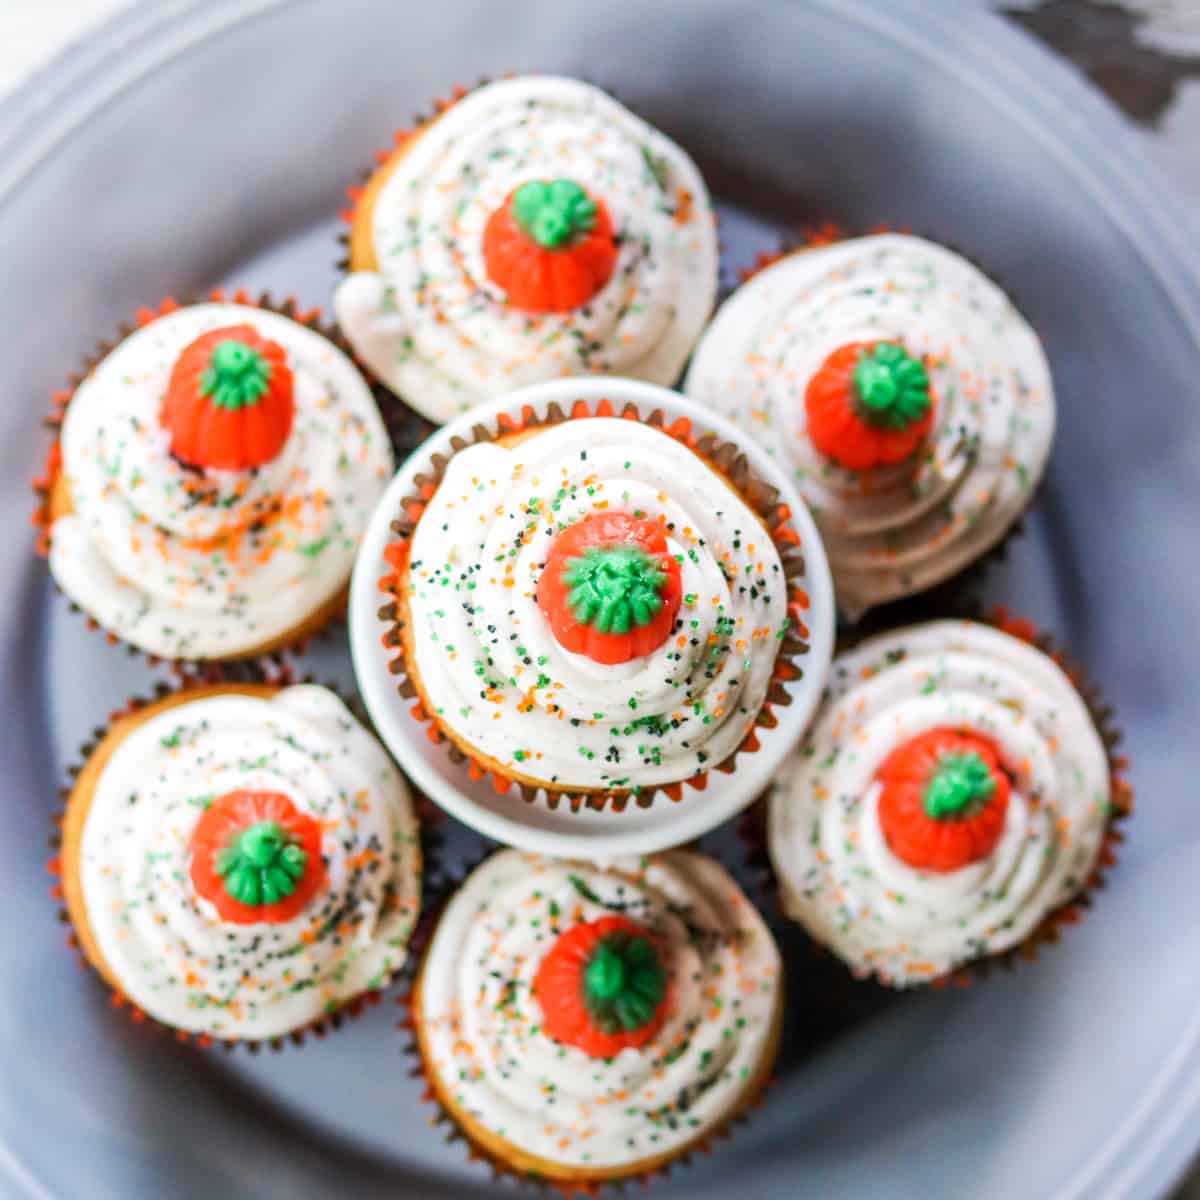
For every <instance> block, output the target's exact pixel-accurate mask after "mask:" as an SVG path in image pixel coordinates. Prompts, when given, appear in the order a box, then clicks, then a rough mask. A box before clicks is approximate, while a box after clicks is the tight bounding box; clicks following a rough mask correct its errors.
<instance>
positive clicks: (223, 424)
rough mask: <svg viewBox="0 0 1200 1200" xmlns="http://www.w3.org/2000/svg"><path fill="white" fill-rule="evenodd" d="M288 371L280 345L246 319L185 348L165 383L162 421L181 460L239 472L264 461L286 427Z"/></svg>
mask: <svg viewBox="0 0 1200 1200" xmlns="http://www.w3.org/2000/svg"><path fill="white" fill-rule="evenodd" d="M292 391H293V387H292V372H291V369H290V368H289V367H288V365H287V358H286V355H285V353H284V350H283V347H282V346H280V345H278V344H277V343H276V342H272V341H268V340H267V339H266V338H263V337H260V336H259V334H258V332H257V331H256V330H255V329H254V327H253V326H252V325H229V326H226V327H225V328H223V329H214V330H212V331H210V332H209V333H205V334H202V335H201V336H200V337H198V338H197V339H196V340H195V341H194V342H191V343H190V344H189V345H187V346H185V347H184V349H183V351H182V352H181V353H180V355H179V357H178V358H177V359H176V360H175V366H174V367H173V368H172V370H171V378H170V380H169V382H168V384H167V394H166V396H165V397H164V398H163V406H162V416H161V419H162V424H163V427H164V428H165V429H166V430H167V432H168V433H169V434H170V436H171V453H172V454H173V455H175V457H176V458H178V459H179V460H180V461H181V462H185V463H188V464H189V465H191V466H194V467H200V468H202V469H209V470H215V471H246V470H249V469H251V468H253V467H260V466H262V465H263V464H264V463H268V462H270V461H271V460H272V459H273V458H275V456H276V455H277V454H278V453H279V451H280V450H282V449H283V444H284V442H286V441H287V438H288V434H289V433H290V432H291V429H292V420H293V418H294V416H295V401H294V399H293V395H292Z"/></svg>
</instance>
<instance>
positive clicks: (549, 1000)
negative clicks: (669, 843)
mask: <svg viewBox="0 0 1200 1200" xmlns="http://www.w3.org/2000/svg"><path fill="white" fill-rule="evenodd" d="M411 1007H412V1014H411V1015H412V1022H411V1024H412V1029H413V1032H414V1034H415V1042H416V1048H417V1050H418V1052H419V1054H420V1058H421V1063H422V1067H423V1071H424V1074H425V1076H426V1078H427V1080H428V1083H429V1085H430V1091H431V1092H432V1095H433V1097H434V1098H435V1099H436V1100H437V1102H438V1103H439V1105H440V1106H441V1107H442V1108H443V1110H444V1111H445V1112H446V1113H447V1114H448V1115H449V1116H450V1117H451V1119H452V1120H453V1121H454V1122H455V1123H456V1124H457V1125H458V1127H459V1129H460V1130H461V1131H462V1133H463V1134H464V1136H465V1137H466V1138H467V1140H468V1142H469V1143H470V1144H471V1146H472V1148H473V1150H474V1151H475V1152H476V1153H478V1154H481V1155H483V1156H484V1157H485V1158H487V1159H488V1160H490V1161H491V1162H492V1163H493V1165H494V1166H495V1167H496V1168H497V1169H499V1170H506V1171H512V1172H516V1173H518V1174H521V1175H525V1176H532V1177H535V1178H538V1179H543V1180H552V1181H555V1182H559V1183H566V1184H569V1185H574V1186H577V1187H586V1186H588V1185H595V1184H599V1183H602V1182H604V1181H607V1180H614V1179H624V1178H629V1177H631V1176H641V1177H646V1176H648V1175H650V1174H652V1173H654V1172H656V1171H660V1170H662V1169H664V1168H665V1167H666V1166H667V1165H668V1164H669V1163H671V1162H673V1161H676V1160H678V1159H679V1158H680V1157H681V1156H683V1155H685V1154H687V1153H688V1152H689V1151H692V1150H696V1149H700V1148H702V1147H704V1146H705V1145H706V1144H707V1143H708V1142H709V1141H710V1140H711V1139H712V1137H713V1135H714V1134H716V1133H717V1132H718V1131H720V1130H721V1129H723V1128H724V1127H725V1126H727V1125H728V1124H729V1122H730V1121H731V1120H733V1119H734V1118H736V1117H737V1116H739V1115H740V1114H742V1113H743V1112H744V1111H745V1110H746V1109H747V1107H748V1106H749V1105H750V1104H752V1103H753V1102H754V1101H755V1100H756V1099H757V1098H758V1097H759V1096H760V1094H761V1093H762V1091H763V1089H764V1087H765V1085H766V1083H767V1081H768V1077H769V1074H770V1071H771V1067H772V1063H773V1061H774V1058H775V1054H776V1051H777V1049H778V1045H779V1036H780V1026H781V1022H782V1014H783V977H782V969H781V962H780V957H779V951H778V949H777V948H776V946H775V943H774V941H773V940H772V938H771V934H770V933H769V932H768V930H767V927H766V925H765V924H764V923H763V920H762V918H761V917H760V916H759V914H758V913H757V912H756V911H755V909H754V907H753V906H752V905H751V903H750V902H749V900H747V899H746V897H745V896H744V895H743V894H742V892H741V890H740V889H739V888H738V886H737V884H736V883H735V882H734V881H733V879H731V878H730V876H729V875H728V874H727V873H726V871H725V870H724V869H723V868H722V867H721V866H720V865H719V864H717V863H716V862H714V861H713V860H712V859H710V858H707V857H706V856H704V855H701V854H694V853H690V852H687V851H682V850H672V851H668V852H666V853H664V854H661V855H657V856H654V857H652V858H648V859H640V860H634V861H629V862H618V863H614V864H613V865H611V866H609V867H599V866H589V865H586V864H584V863H577V862H570V861H565V860H560V859H549V858H540V857H537V856H532V855H525V854H521V853H519V852H518V851H515V850H503V851H500V852H499V853H497V854H494V855H493V856H492V857H491V858H489V859H487V861H486V862H485V863H484V864H483V865H482V866H481V867H479V868H478V869H477V870H476V871H475V872H474V873H473V874H472V875H470V876H469V877H468V879H467V880H466V882H465V883H464V884H463V885H462V886H461V887H460V888H459V889H458V890H457V891H456V892H455V893H454V895H453V896H452V898H451V899H450V902H449V904H448V905H447V906H446V909H445V911H444V912H443V914H442V916H441V918H440V920H439V922H438V924H437V927H436V929H435V930H434V933H433V936H432V939H431V941H430V944H429V948H428V950H427V952H426V954H425V956H424V959H423V961H422V963H421V967H420V970H419V973H418V977H417V981H416V986H415V990H414V993H413V996H412V998H411Z"/></svg>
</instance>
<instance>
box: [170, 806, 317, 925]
mask: <svg viewBox="0 0 1200 1200" xmlns="http://www.w3.org/2000/svg"><path fill="white" fill-rule="evenodd" d="M190 849H191V865H190V867H189V876H190V878H191V881H192V887H193V888H194V889H195V890H196V894H197V895H198V896H202V897H203V898H204V899H205V900H207V901H209V903H211V904H212V905H213V907H214V908H215V909H216V910H217V915H218V916H219V917H220V918H221V920H222V921H227V922H228V923H229V924H231V925H254V924H258V923H259V922H263V923H266V924H271V925H276V924H280V923H282V922H284V921H290V920H291V919H292V918H293V917H294V916H296V915H297V914H298V913H300V912H301V911H303V909H304V906H305V905H306V904H307V903H308V902H309V901H310V900H311V899H312V898H313V896H315V895H316V894H317V892H318V891H320V889H321V886H322V884H323V883H324V882H325V864H324V862H323V861H322V859H321V826H320V825H319V824H318V823H317V821H315V820H314V819H313V818H312V817H310V816H308V815H307V814H305V813H302V812H300V810H299V809H297V808H296V806H295V805H294V804H293V803H292V801H291V800H290V799H289V798H288V797H287V796H285V795H284V794H283V793H282V792H247V791H237V792H226V794H225V795H223V796H220V797H218V798H217V799H216V800H214V801H213V802H212V803H211V804H210V805H209V806H208V808H207V809H206V810H205V811H204V814H203V815H202V816H201V818H200V820H199V821H197V822H196V827H195V829H193V830H192V838H191V845H190Z"/></svg>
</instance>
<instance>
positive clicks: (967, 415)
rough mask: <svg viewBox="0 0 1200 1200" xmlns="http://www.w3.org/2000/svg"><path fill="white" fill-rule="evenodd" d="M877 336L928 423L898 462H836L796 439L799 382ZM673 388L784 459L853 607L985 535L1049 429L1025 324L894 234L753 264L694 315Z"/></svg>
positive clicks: (956, 557) (954, 270)
mask: <svg viewBox="0 0 1200 1200" xmlns="http://www.w3.org/2000/svg"><path fill="white" fill-rule="evenodd" d="M881 340H894V341H900V342H901V343H903V345H904V347H905V349H906V350H908V352H909V353H910V354H913V355H917V356H920V357H923V358H924V359H925V361H926V365H927V367H928V371H929V379H930V384H931V387H932V390H933V393H934V395H935V397H936V402H935V417H934V427H933V429H932V431H931V433H930V435H929V437H928V439H927V442H926V447H925V449H923V450H922V451H921V452H920V453H919V454H918V455H917V456H916V457H915V458H914V459H913V460H911V461H910V462H908V463H903V464H899V465H898V466H894V467H888V468H880V469H877V470H873V471H862V472H860V471H849V470H844V469H842V468H840V467H838V466H836V465H835V464H834V463H833V462H832V461H831V460H829V459H828V458H826V457H825V456H824V455H822V454H821V453H820V452H819V451H818V450H817V449H816V447H815V446H814V445H813V444H812V442H810V441H809V439H808V435H807V433H806V431H805V409H804V395H805V391H806V389H807V387H808V383H809V381H810V380H811V379H812V377H813V376H814V374H815V373H816V372H817V370H818V368H819V367H820V366H821V364H822V363H823V362H824V360H825V359H826V357H828V355H829V354H830V353H831V352H832V351H833V350H835V349H837V348H838V347H839V346H843V345H846V344H847V343H851V342H871V341H881ZM686 390H687V393H688V395H689V396H691V397H692V398H693V399H695V400H699V401H701V402H702V403H704V404H707V405H709V406H710V407H712V408H714V409H716V410H718V411H719V412H721V413H723V414H724V415H726V416H728V417H729V418H730V419H731V420H734V421H736V422H737V423H738V424H739V425H741V427H742V428H743V429H746V430H747V431H748V432H750V433H752V434H753V435H754V436H755V437H757V438H758V439H759V441H761V442H762V443H763V445H764V446H765V447H766V448H767V450H768V451H769V452H770V453H772V454H774V455H776V456H778V457H779V458H780V459H781V460H784V459H786V461H787V463H788V465H789V466H790V468H791V469H792V471H793V474H794V478H795V480H796V482H797V485H798V487H799V489H800V491H801V492H802V494H803V496H804V499H805V500H806V501H807V503H808V506H809V508H810V509H811V510H812V513H813V516H814V517H815V518H816V520H817V523H818V525H819V526H820V528H821V534H822V538H823V540H824V543H825V549H826V551H827V552H828V554H829V560H830V565H831V567H832V569H833V575H834V584H835V587H836V590H837V596H838V603H839V605H840V606H841V607H842V608H843V609H844V610H845V611H846V612H847V613H848V614H850V615H852V616H857V615H859V614H860V613H861V612H862V611H863V610H865V609H867V608H869V607H871V606H872V605H876V604H880V603H883V602H884V601H887V600H893V599H896V598H897V597H900V596H906V595H909V594H911V593H913V592H918V591H921V590H922V589H924V588H927V587H931V586H932V585H934V584H936V583H939V582H940V581H942V580H944V579H946V578H948V577H949V576H951V575H953V574H954V573H955V572H956V571H959V570H961V569H962V568H963V567H965V566H966V565H967V564H968V563H970V562H971V561H973V560H974V559H976V558H978V557H979V556H980V555H981V554H983V553H984V552H985V551H986V550H987V549H988V548H989V547H990V546H992V545H993V544H994V543H996V542H997V541H999V539H1000V538H1001V537H1002V536H1003V535H1004V533H1005V531H1006V530H1007V529H1008V528H1009V527H1010V526H1011V525H1012V524H1013V522H1014V521H1016V519H1017V518H1018V517H1019V516H1020V514H1021V512H1022V511H1023V510H1024V508H1025V506H1026V505H1027V504H1028V502H1029V499H1030V496H1031V494H1032V491H1033V489H1034V487H1035V486H1036V485H1037V483H1038V480H1039V479H1040V478H1041V476H1042V472H1043V471H1044V469H1045V466H1046V460H1047V458H1048V456H1049V453H1050V444H1051V441H1052V440H1053V437H1054V421H1055V410H1054V389H1053V385H1052V383H1051V379H1050V369H1049V366H1048V364H1047V362H1046V357H1045V354H1044V353H1043V351H1042V347H1041V344H1040V343H1039V341H1038V339H1037V336H1036V335H1035V334H1034V332H1033V330H1032V329H1031V328H1030V326H1029V324H1028V323H1027V322H1026V321H1025V319H1024V318H1023V317H1022V316H1021V315H1020V313H1018V312H1017V310H1016V309H1015V308H1014V307H1013V305H1012V303H1011V301H1010V300H1009V299H1008V297H1007V296H1006V295H1005V294H1004V293H1003V292H1002V291H1001V290H1000V288H998V287H997V286H996V285H995V284H994V283H992V282H991V281H990V280H989V279H988V278H987V277H986V276H984V275H983V274H982V273H981V272H980V271H978V270H977V269H976V268H975V267H974V266H972V265H971V263H969V262H967V261H966V259H964V258H962V257H960V256H959V255H957V254H955V253H953V252H952V251H950V250H947V249H945V248H943V247H941V246H938V245H935V244H934V243H932V242H927V241H924V240H922V239H921V238H915V237H907V236H903V235H899V234H883V235H879V236H876V237H866V238H855V239H851V240H849V241H844V242H838V243H836V244H834V245H832V246H827V247H822V248H819V249H812V250H805V251H802V252H799V253H795V254H789V255H788V256H786V257H785V258H783V259H782V260H780V261H779V262H777V263H775V264H773V265H772V266H770V267H768V268H766V269H765V270H763V271H761V272H760V273H759V274H757V275H755V276H754V277H753V278H752V279H751V280H750V281H749V282H748V283H746V284H745V285H744V286H743V287H741V288H739V289H738V290H737V291H736V292H735V293H734V295H733V296H732V297H731V298H730V299H729V300H728V301H726V303H725V304H724V305H723V306H722V307H721V309H720V311H719V312H718V313H717V315H716V317H715V318H714V320H713V322H712V324H711V325H710V326H709V329H708V331H707V333H706V334H705V335H704V338H703V340H702V341H701V343H700V345H699V347H698V348H697V350H696V355H695V358H694V359H693V362H692V366H691V368H690V370H689V372H688V378H687V385H686Z"/></svg>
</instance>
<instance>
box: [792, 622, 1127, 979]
mask: <svg viewBox="0 0 1200 1200" xmlns="http://www.w3.org/2000/svg"><path fill="white" fill-rule="evenodd" d="M1110 811H1111V795H1110V780H1109V768H1108V760H1107V757H1106V753H1105V749H1104V745H1103V743H1102V741H1101V738H1100V735H1099V734H1098V732H1097V730H1096V728H1095V725H1094V723H1093V721H1092V718H1091V716H1090V714H1089V712H1088V708H1087V706H1086V705H1085V703H1084V701H1083V699H1082V698H1081V696H1080V695H1079V693H1078V692H1077V691H1076V689H1075V687H1074V686H1073V685H1072V683H1071V681H1070V680H1069V679H1068V678H1067V676H1066V674H1065V673H1064V672H1063V671H1062V669H1061V668H1060V667H1059V666H1058V665H1057V664H1056V663H1055V662H1054V661H1053V660H1052V659H1050V658H1049V657H1048V656H1047V655H1045V654H1043V653H1042V652H1041V651H1040V650H1038V649H1036V648H1035V647H1034V646H1032V645H1030V644H1028V643H1027V642H1024V641H1021V640H1020V639H1018V638H1015V637H1013V636H1011V635H1010V634H1007V633H1002V632H1000V631H999V630H996V629H993V628H991V627H990V626H987V625H982V624H978V623H975V622H970V621H936V622H932V623H930V624H926V625H916V626H912V627H910V628H907V629H900V630H897V631H895V632H891V633H886V634H883V635H882V636H879V637H874V638H870V639H869V640H867V641H865V642H863V643H862V644H861V645H860V646H858V647H856V648H855V649H853V650H851V651H850V652H848V653H846V654H842V655H840V656H839V657H838V658H837V659H835V660H834V665H833V671H832V674H831V676H830V684H829V687H828V689H827V691H826V696H825V701H824V705H823V707H822V709H821V712H820V714H819V716H818V718H817V721H816V723H815V725H814V726H813V728H812V729H811V730H810V732H809V734H808V736H807V737H806V739H805V741H804V742H803V744H802V745H801V747H800V749H799V751H798V753H797V754H796V755H795V756H794V757H793V759H792V760H791V761H790V762H789V763H788V764H787V765H786V766H785V767H784V768H783V769H782V770H781V771H780V773H779V775H778V777H777V781H776V784H775V786H774V789H773V792H772V794H771V800H770V824H769V842H770V852H771V860H772V862H773V863H774V866H775V871H776V874H777V875H778V877H779V880H780V884H781V890H782V899H783V904H784V907H785V909H786V911H787V912H788V913H789V914H790V915H791V916H792V917H794V918H795V919H796V920H798V921H800V922H801V923H802V924H803V925H805V926H806V927H807V928H808V930H809V932H810V933H812V935H813V936H814V937H815V938H816V939H817V940H818V941H819V942H821V943H822V944H824V945H826V946H828V947H830V948H831V949H832V950H833V951H834V953H836V954H837V955H838V956H839V957H840V958H842V959H844V960H845V961H846V963H848V964H849V965H850V966H851V967H852V968H853V969H854V971H855V972H856V973H857V974H860V975H875V976H877V977H878V978H879V979H880V980H881V981H882V982H884V983H888V984H891V985H892V986H895V987H908V986H912V985H915V984H921V983H928V982H929V981H930V980H933V979H936V978H938V977H940V976H943V975H946V974H948V973H949V972H951V971H953V970H954V969H955V968H956V967H958V966H961V965H962V964H964V963H967V962H969V961H971V960H972V959H976V958H980V957H982V956H984V955H988V954H996V953H1000V952H1002V951H1004V950H1007V949H1010V948H1011V947H1013V946H1016V945H1018V944H1019V943H1020V942H1022V941H1024V940H1025V939H1026V938H1027V937H1029V935H1030V934H1031V933H1033V932H1034V930H1035V929H1036V928H1037V926H1038V925H1040V924H1041V922H1042V921H1043V920H1044V919H1045V918H1046V917H1047V916H1048V915H1049V914H1050V913H1052V912H1053V911H1054V910H1055V909H1056V908H1058V907H1059V906H1060V905H1062V904H1064V903H1066V902H1067V901H1069V900H1070V899H1072V898H1073V897H1074V896H1076V895H1077V894H1078V893H1079V892H1080V891H1081V890H1082V889H1083V888H1084V886H1085V885H1086V883H1087V881H1088V878H1089V876H1090V875H1091V873H1092V870H1093V868H1094V867H1095V865H1096V862H1097V858H1098V855H1099V852H1100V847H1101V843H1102V840H1103V837H1104V832H1105V829H1106V827H1107V824H1108V821H1109V816H1110Z"/></svg>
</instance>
